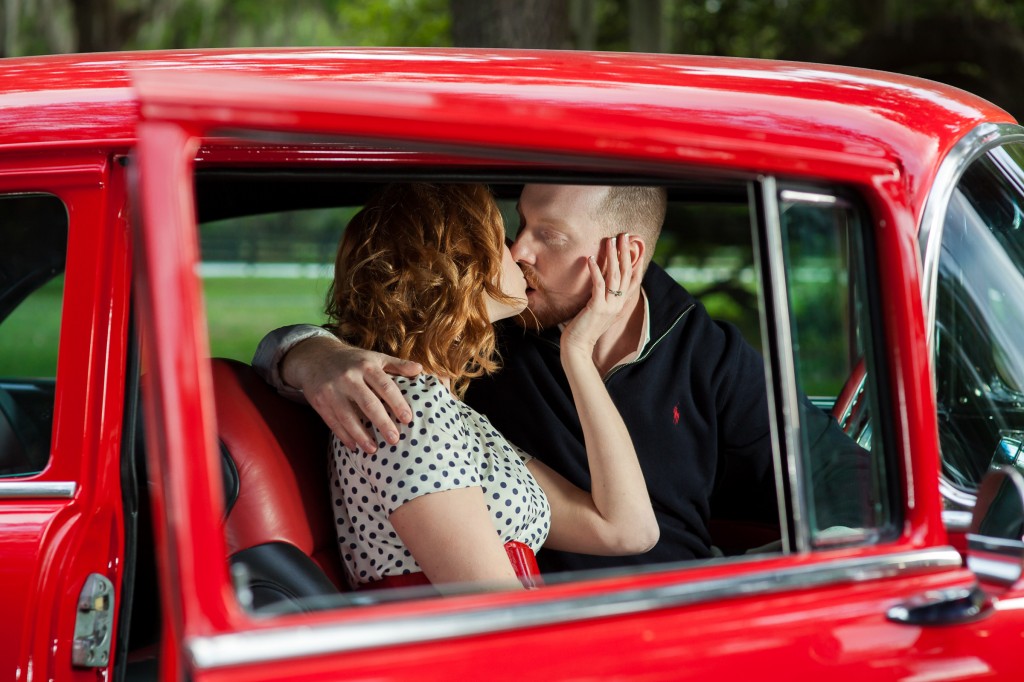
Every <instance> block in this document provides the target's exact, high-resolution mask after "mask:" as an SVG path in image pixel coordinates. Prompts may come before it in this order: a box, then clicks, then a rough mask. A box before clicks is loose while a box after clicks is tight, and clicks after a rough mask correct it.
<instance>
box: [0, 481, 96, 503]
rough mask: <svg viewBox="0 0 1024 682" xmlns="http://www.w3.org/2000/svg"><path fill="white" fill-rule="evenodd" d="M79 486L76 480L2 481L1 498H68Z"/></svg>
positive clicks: (0, 486)
mask: <svg viewBox="0 0 1024 682" xmlns="http://www.w3.org/2000/svg"><path fill="white" fill-rule="evenodd" d="M77 487H78V486H77V484H76V483H75V482H74V481H0V500H55V499H56V500H68V499H71V498H72V497H74V496H75V490H77Z"/></svg>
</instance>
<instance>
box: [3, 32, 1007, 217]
mask: <svg viewBox="0 0 1024 682" xmlns="http://www.w3.org/2000/svg"><path fill="white" fill-rule="evenodd" d="M136 70H145V71H162V70H167V71H174V72H176V73H179V74H180V73H183V72H188V71H190V70H192V71H195V72H196V73H197V79H198V78H201V77H202V76H201V72H220V73H233V74H245V75H250V76H260V77H267V78H274V79H288V80H301V81H305V82H323V83H331V82H337V83H343V82H352V81H363V82H372V83H382V84H391V85H394V86H396V87H401V88H411V89H416V90H421V91H428V92H431V93H437V94H469V95H475V96H481V95H483V96H486V97H490V98H494V99H495V101H500V102H501V103H502V107H503V110H504V111H507V110H508V107H509V106H510V103H511V104H513V105H514V103H515V102H516V101H522V102H524V103H536V102H543V103H544V104H545V105H546V106H547V107H548V110H549V111H553V110H557V108H558V107H564V109H565V111H566V112H567V115H572V114H573V113H574V112H576V113H578V112H582V111H586V112H589V113H590V115H602V116H607V117H609V118H610V119H613V118H614V117H616V116H619V117H621V120H622V121H623V123H624V124H626V123H628V124H629V125H633V126H636V125H644V126H647V128H648V131H647V132H648V133H649V136H650V137H652V138H654V137H656V136H657V130H658V129H659V128H665V129H668V128H671V129H672V131H673V138H674V139H677V140H678V139H680V134H681V133H682V134H683V135H684V136H686V137H685V139H689V140H694V141H699V142H700V143H701V144H702V146H703V147H704V148H705V149H707V148H709V147H712V148H713V147H714V146H715V145H716V144H718V143H719V142H720V143H722V144H723V145H724V146H725V147H728V154H730V155H731V157H732V162H731V163H730V164H729V165H731V166H733V167H742V166H743V163H742V162H737V160H736V157H737V156H739V155H742V154H743V150H745V149H749V150H751V153H750V154H749V156H750V158H749V160H748V162H747V163H748V167H749V168H751V169H752V170H763V171H769V172H770V171H772V170H773V168H772V157H773V155H777V150H779V149H785V150H786V156H787V157H788V161H787V162H786V163H785V164H780V166H779V169H774V170H783V169H784V170H786V171H789V172H799V169H800V164H801V161H800V160H801V159H802V158H805V159H806V163H807V164H808V165H811V166H817V167H820V166H821V164H822V163H823V162H824V163H827V161H828V159H829V158H830V156H837V157H839V156H841V157H843V158H845V159H847V160H849V159H851V158H853V159H858V158H859V159H862V160H863V161H864V162H865V163H867V164H874V165H880V164H888V165H890V166H891V167H893V168H894V169H895V172H897V173H900V174H902V175H903V178H902V180H903V182H904V183H906V188H907V191H908V193H909V194H910V195H911V197H912V198H913V195H914V194H915V193H916V192H915V190H917V189H920V188H923V187H927V186H928V184H929V182H930V178H931V177H932V176H933V174H934V171H935V169H936V167H937V165H938V163H939V162H940V161H941V159H942V158H943V156H944V155H945V153H946V152H947V151H948V150H949V148H950V147H951V146H952V145H953V144H955V142H956V141H957V140H959V139H960V138H961V137H962V136H963V135H964V134H965V133H966V132H967V131H969V130H970V129H972V128H974V127H975V126H976V125H978V124H979V123H981V122H984V121H991V122H1007V123H1009V122H1013V119H1012V117H1011V116H1010V115H1009V114H1007V113H1006V112H1005V111H1003V110H1002V109H999V108H998V107H996V106H995V105H993V104H991V103H989V102H987V101H985V100H983V99H981V98H978V97H975V96H974V95H971V94H969V93H966V92H963V91H961V90H958V89H956V88H952V87H949V86H945V85H941V84H939V83H934V82H930V81H926V80H921V79H918V78H911V77H907V76H900V75H896V74H888V73H882V72H877V71H867V70H862V69H851V68H844V67H838V66H825V65H817V64H804V63H795V62H775V61H765V60H748V59H734V58H720V57H687V56H674V55H652V54H612V53H585V52H568V51H566V52H556V51H500V50H480V49H477V50H469V49H466V50H461V49H400V48H395V49H384V48H381V49H261V50H196V51H166V52H137V53H131V52H127V53H109V54H80V55H65V56H49V57H35V58H31V57H28V58H18V59H6V60H0V149H3V148H5V147H6V148H8V149H10V148H24V147H37V146H38V145H47V146H49V145H65V144H68V143H71V144H75V145H93V144H96V143H101V144H103V145H110V144H111V143H113V144H116V145H121V144H125V145H127V144H130V143H131V141H132V139H133V136H134V126H135V122H136V120H137V116H138V102H137V101H136V98H135V94H134V91H133V90H132V87H131V72H132V71H136ZM551 107H555V109H551ZM769 143H770V144H769ZM757 150H760V151H759V152H758V151H757ZM772 150H775V152H773V151H772Z"/></svg>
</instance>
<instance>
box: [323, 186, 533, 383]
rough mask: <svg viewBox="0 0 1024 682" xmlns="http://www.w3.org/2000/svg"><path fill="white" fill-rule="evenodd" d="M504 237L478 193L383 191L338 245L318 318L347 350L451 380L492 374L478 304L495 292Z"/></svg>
mask: <svg viewBox="0 0 1024 682" xmlns="http://www.w3.org/2000/svg"><path fill="white" fill-rule="evenodd" d="M504 239H505V232H504V227H503V223H502V218H501V213H500V212H499V211H498V207H497V205H496V204H495V201H494V197H493V196H492V195H491V193H490V190H488V189H487V187H485V186H484V185H476V184H473V185H469V184H467V185H435V184H424V183H401V184H392V185H388V186H387V187H385V188H384V189H383V190H382V191H381V192H380V193H378V194H377V195H376V196H374V197H373V198H372V199H371V200H370V201H369V202H368V203H367V204H366V205H365V206H364V207H363V209H362V210H361V211H360V212H359V213H357V214H356V215H355V216H354V217H353V218H352V220H351V221H350V222H349V224H348V227H347V228H346V229H345V233H344V235H343V236H342V238H341V242H340V244H339V245H338V254H337V258H336V259H335V264H334V281H333V283H332V284H331V288H330V290H329V291H328V293H327V306H326V312H327V315H328V316H329V318H330V320H331V325H330V326H331V327H332V329H333V330H334V332H335V333H336V334H337V335H338V336H339V337H341V338H342V339H344V340H345V341H347V342H348V343H351V344H352V345H355V346H358V347H360V348H367V349H371V350H375V351H379V352H382V353H387V354H389V355H394V356H396V357H399V358H402V359H406V360H413V361H415V362H419V363H420V364H422V365H423V368H424V370H425V371H427V372H429V373H431V374H435V375H438V376H441V377H448V378H450V379H451V380H452V390H453V392H454V393H455V394H456V395H457V396H459V397H461V396H462V395H463V394H464V393H465V391H466V388H467V386H468V384H469V380H470V379H472V378H474V377H478V376H481V375H484V374H489V373H491V372H494V371H496V370H497V369H498V367H499V363H498V358H497V354H496V352H495V336H494V328H493V326H492V324H491V321H490V318H489V316H488V313H487V303H486V297H487V296H490V297H492V298H494V299H496V300H499V301H502V302H505V303H509V302H512V301H513V300H514V299H510V297H508V296H506V295H505V294H504V293H503V292H502V291H501V288H500V286H499V282H500V281H501V268H502V255H503V254H502V246H503V244H504Z"/></svg>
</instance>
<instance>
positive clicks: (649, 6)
mask: <svg viewBox="0 0 1024 682" xmlns="http://www.w3.org/2000/svg"><path fill="white" fill-rule="evenodd" d="M664 25H665V21H664V14H663V12H662V0H629V49H630V51H632V52H665V47H666V45H665V40H664V37H665V31H664V30H663V27H664Z"/></svg>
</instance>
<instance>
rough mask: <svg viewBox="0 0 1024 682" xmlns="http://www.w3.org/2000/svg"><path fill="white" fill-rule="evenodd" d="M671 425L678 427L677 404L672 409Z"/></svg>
mask: <svg viewBox="0 0 1024 682" xmlns="http://www.w3.org/2000/svg"><path fill="white" fill-rule="evenodd" d="M672 423H673V424H675V425H676V426H679V403H676V405H675V407H673V408H672Z"/></svg>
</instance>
